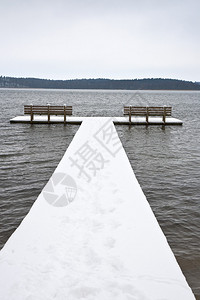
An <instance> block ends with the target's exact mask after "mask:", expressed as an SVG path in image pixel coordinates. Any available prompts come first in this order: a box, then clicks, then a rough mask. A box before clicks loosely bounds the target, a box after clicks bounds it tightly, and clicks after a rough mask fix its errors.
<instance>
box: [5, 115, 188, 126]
mask: <svg viewBox="0 0 200 300" xmlns="http://www.w3.org/2000/svg"><path fill="white" fill-rule="evenodd" d="M92 118H93V117H73V116H69V117H68V116H67V117H66V121H67V122H69V123H72V124H73V123H77V122H78V123H81V122H82V121H84V120H88V119H92ZM102 119H107V117H102ZM110 119H111V120H112V121H113V122H114V123H119V124H120V123H127V124H129V117H128V116H124V117H111V118H110ZM10 122H16V123H17V122H21V123H23V122H30V116H27V115H25V116H18V117H15V118H13V119H11V120H10ZM34 122H41V123H43V122H44V123H45V122H48V117H47V116H39V115H34V119H33V123H34ZM50 122H56V123H63V122H64V117H63V116H51V117H50ZM131 122H132V123H133V124H146V117H135V116H132V117H131ZM182 123H183V122H182V121H181V120H179V119H176V118H173V117H166V124H182ZM149 124H163V119H162V117H149Z"/></svg>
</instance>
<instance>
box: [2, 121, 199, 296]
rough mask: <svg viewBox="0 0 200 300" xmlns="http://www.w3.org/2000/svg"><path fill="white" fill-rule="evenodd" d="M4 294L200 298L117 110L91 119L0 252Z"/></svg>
mask: <svg viewBox="0 0 200 300" xmlns="http://www.w3.org/2000/svg"><path fill="white" fill-rule="evenodd" d="M0 299H1V300H16V299H18V300H25V299H27V300H40V299H41V300H51V299H57V300H81V299H85V300H136V299H143V300H145V299H151V300H156V299H170V300H177V299H181V300H189V299H195V298H194V296H193V294H192V291H191V289H190V288H189V286H188V284H187V282H186V280H185V278H184V276H183V274H182V272H181V270H180V268H179V266H178V264H177V262H176V260H175V257H174V255H173V253H172V251H171V249H170V247H169V245H168V243H167V241H166V238H165V236H164V234H163V232H162V231H161V229H160V227H159V225H158V223H157V220H156V218H155V216H154V214H153V212H152V210H151V208H150V206H149V204H148V202H147V200H146V198H145V196H144V194H143V192H142V190H141V188H140V185H139V183H138V181H137V179H136V177H135V175H134V173H133V171H132V168H131V166H130V163H129V161H128V158H127V155H126V153H125V151H124V149H123V147H122V145H121V142H120V140H119V137H118V135H117V132H116V130H115V127H114V125H113V122H112V120H111V119H110V118H107V119H106V118H89V119H86V120H84V122H83V123H82V125H81V127H80V128H79V130H78V132H77V133H76V135H75V137H74V139H73V141H72V142H71V144H70V146H69V148H68V149H67V151H66V153H65V155H64V157H63V158H62V160H61V162H60V163H59V165H58V167H57V168H56V170H55V172H54V173H53V175H52V177H51V178H50V180H49V182H48V183H47V185H46V186H45V187H44V189H43V190H42V192H41V194H40V195H39V197H38V198H37V200H36V201H35V203H34V205H33V206H32V208H31V210H30V212H29V214H28V215H27V216H26V217H25V219H24V220H23V222H22V223H21V225H20V226H19V227H18V229H17V230H16V231H15V232H14V234H13V235H12V236H11V238H10V239H9V240H8V242H7V243H6V245H5V246H4V248H3V249H2V251H1V252H0Z"/></svg>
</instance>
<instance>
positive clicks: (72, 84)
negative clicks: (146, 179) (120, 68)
mask: <svg viewBox="0 0 200 300" xmlns="http://www.w3.org/2000/svg"><path fill="white" fill-rule="evenodd" d="M0 88H17V89H18V88H24V89H26V88H27V89H28V88H29V89H67V90H80V89H82V90H137V91H144V90H146V91H147V90H154V91H164V90H166V91H198V90H199V91H200V83H198V82H192V81H184V80H178V79H163V78H150V79H146V78H145V79H103V78H98V79H70V80H50V79H39V78H17V77H6V76H0Z"/></svg>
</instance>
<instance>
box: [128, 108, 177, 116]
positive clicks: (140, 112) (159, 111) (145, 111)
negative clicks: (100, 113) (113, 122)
mask: <svg viewBox="0 0 200 300" xmlns="http://www.w3.org/2000/svg"><path fill="white" fill-rule="evenodd" d="M130 114H131V115H134V116H146V115H148V116H163V115H165V116H171V114H172V107H171V106H155V107H153V106H147V107H145V106H124V115H130Z"/></svg>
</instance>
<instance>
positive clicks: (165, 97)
mask: <svg viewBox="0 0 200 300" xmlns="http://www.w3.org/2000/svg"><path fill="white" fill-rule="evenodd" d="M31 103H32V104H47V103H50V104H64V103H66V104H68V105H73V114H74V115H75V116H122V107H123V104H133V105H164V104H165V105H172V107H173V115H174V116H175V117H178V118H180V119H182V120H183V121H184V124H183V126H167V127H166V128H162V126H149V127H148V128H146V127H145V126H132V127H131V128H129V126H124V125H118V126H116V128H117V131H118V133H119V136H120V138H121V140H122V143H123V145H124V147H125V150H126V152H127V154H128V157H129V159H130V162H131V165H132V167H133V170H134V172H135V174H136V176H137V178H138V180H139V182H140V185H141V187H142V189H143V191H144V193H145V195H146V196H147V199H148V201H149V203H150V205H151V207H152V209H153V211H154V213H155V215H156V217H157V219H158V221H159V223H160V226H161V227H162V229H163V231H164V233H165V235H166V237H167V239H168V242H169V244H170V246H171V248H172V250H173V252H174V254H175V255H176V258H177V260H178V262H179V264H180V266H181V268H182V270H183V273H184V275H185V276H186V279H187V281H188V283H189V284H190V286H191V288H192V289H193V292H194V293H195V295H196V298H197V299H200V197H199V195H200V184H199V177H200V168H199V162H200V141H199V137H200V92H168V91H163V92H157V91H153V92H148V91H146V92H135V91H88V90H85V91H81V90H77V91H74V90H70V91H67V90H14V89H13V90H12V89H11V90H6V89H0V126H1V129H0V140H1V143H0V247H3V245H4V244H5V242H6V241H7V239H8V238H9V237H10V235H11V234H12V232H13V231H14V230H15V229H16V227H17V226H18V225H19V224H20V222H21V220H22V219H23V217H24V216H25V215H26V214H27V212H28V211H29V209H30V207H31V205H32V203H33V202H34V201H35V200H36V198H37V196H38V194H39V193H40V191H41V189H42V188H43V186H44V185H45V184H46V182H47V181H48V179H49V177H50V176H51V174H52V173H53V171H54V169H55V168H56V166H57V164H58V163H59V161H60V160H61V158H62V156H63V154H64V153H65V151H66V148H67V147H68V145H69V143H70V141H71V140H72V138H73V136H74V134H75V133H76V131H77V129H78V127H79V126H77V125H66V126H64V125H63V124H58V125H53V124H52V125H38V124H35V125H29V124H10V123H9V119H10V118H12V117H15V116H17V115H22V114H23V105H24V104H31Z"/></svg>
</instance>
